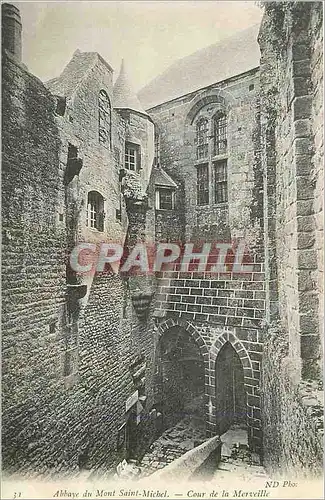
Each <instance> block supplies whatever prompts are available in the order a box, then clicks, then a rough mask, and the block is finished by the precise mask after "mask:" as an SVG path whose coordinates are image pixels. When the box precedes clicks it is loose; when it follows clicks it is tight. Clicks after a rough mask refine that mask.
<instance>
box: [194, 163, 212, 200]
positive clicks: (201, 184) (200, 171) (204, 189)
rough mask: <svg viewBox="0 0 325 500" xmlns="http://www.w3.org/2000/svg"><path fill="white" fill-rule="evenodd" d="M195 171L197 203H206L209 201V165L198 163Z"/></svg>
mask: <svg viewBox="0 0 325 500" xmlns="http://www.w3.org/2000/svg"><path fill="white" fill-rule="evenodd" d="M196 171H197V204H198V205H208V203H209V166H208V165H207V164H204V165H198V166H197V167H196Z"/></svg>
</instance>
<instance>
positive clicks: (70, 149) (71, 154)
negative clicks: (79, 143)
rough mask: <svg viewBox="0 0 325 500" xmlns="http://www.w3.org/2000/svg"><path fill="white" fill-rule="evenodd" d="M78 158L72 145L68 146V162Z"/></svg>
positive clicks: (76, 151) (76, 149) (75, 148)
mask: <svg viewBox="0 0 325 500" xmlns="http://www.w3.org/2000/svg"><path fill="white" fill-rule="evenodd" d="M77 158H78V148H77V147H76V146H74V145H73V144H70V142H69V144H68V160H76V159H77Z"/></svg>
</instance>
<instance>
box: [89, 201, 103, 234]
mask: <svg viewBox="0 0 325 500" xmlns="http://www.w3.org/2000/svg"><path fill="white" fill-rule="evenodd" d="M104 217H105V213H104V198H103V197H102V195H101V194H100V193H97V191H90V192H89V193H88V204H87V226H88V227H90V228H92V229H97V230H98V231H104Z"/></svg>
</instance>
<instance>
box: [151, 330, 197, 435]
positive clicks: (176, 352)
mask: <svg viewBox="0 0 325 500" xmlns="http://www.w3.org/2000/svg"><path fill="white" fill-rule="evenodd" d="M158 353H159V355H158V374H159V383H158V386H159V394H157V404H156V406H157V409H158V408H159V411H161V413H162V416H163V428H164V429H167V428H169V427H172V426H173V425H175V424H176V423H177V422H178V421H180V420H182V419H184V418H189V419H192V420H195V419H196V421H197V422H198V424H199V425H203V426H205V406H204V360H203V357H202V355H201V352H200V348H199V347H198V345H197V344H196V342H195V341H194V340H193V339H192V337H191V336H190V334H189V333H188V332H187V331H186V330H185V329H184V328H182V327H180V326H175V327H172V328H170V329H169V330H168V331H167V332H166V333H164V335H163V336H162V337H161V338H160V340H159V344H158Z"/></svg>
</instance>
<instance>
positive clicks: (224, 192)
mask: <svg viewBox="0 0 325 500" xmlns="http://www.w3.org/2000/svg"><path fill="white" fill-rule="evenodd" d="M214 180H215V202H216V203H225V202H226V201H228V182H227V160H222V161H217V162H216V163H214Z"/></svg>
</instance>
